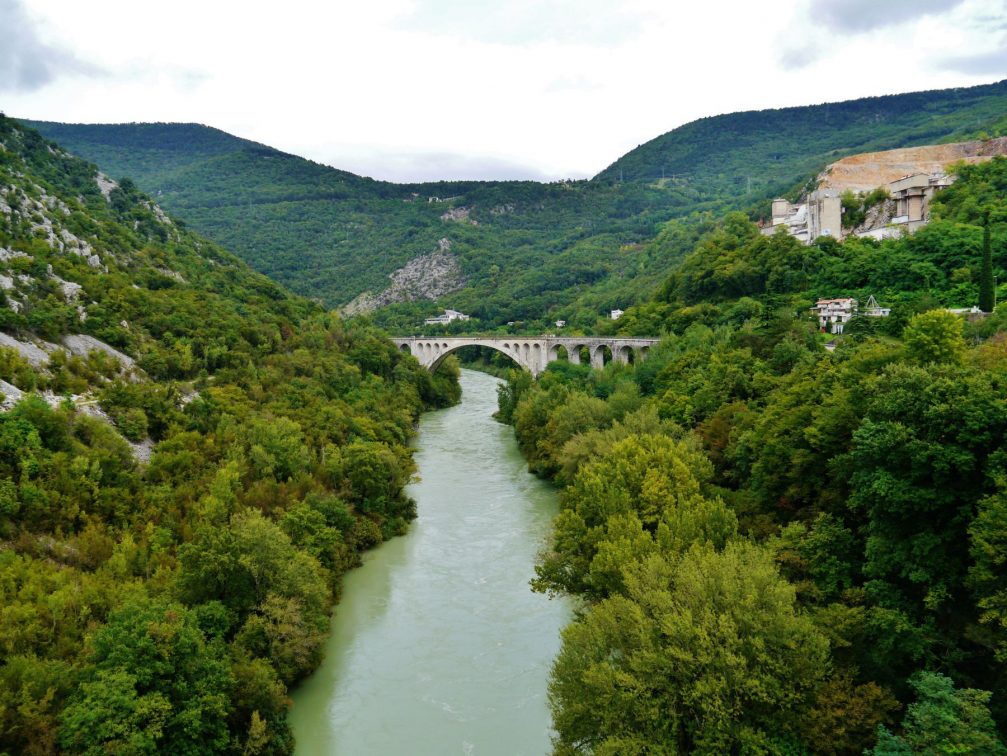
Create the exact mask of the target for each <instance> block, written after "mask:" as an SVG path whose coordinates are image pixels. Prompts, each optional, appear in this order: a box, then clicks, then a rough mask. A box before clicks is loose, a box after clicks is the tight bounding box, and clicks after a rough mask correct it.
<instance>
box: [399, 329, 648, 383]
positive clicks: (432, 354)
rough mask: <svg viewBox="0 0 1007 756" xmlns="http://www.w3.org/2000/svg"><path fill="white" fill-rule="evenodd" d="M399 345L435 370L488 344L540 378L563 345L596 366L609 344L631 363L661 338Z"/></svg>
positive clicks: (414, 340)
mask: <svg viewBox="0 0 1007 756" xmlns="http://www.w3.org/2000/svg"><path fill="white" fill-rule="evenodd" d="M392 341H393V342H394V344H395V346H396V347H398V348H399V349H400V350H402V351H404V352H406V351H407V352H409V353H410V354H412V355H413V356H414V357H415V358H416V359H417V360H419V362H420V364H421V365H423V367H425V368H427V369H428V370H430V371H431V372H433V371H435V370H436V369H437V368H438V367H439V366H440V364H441V362H443V361H444V358H445V357H447V356H448V355H449V354H451V353H452V352H454V351H456V350H458V349H461V348H462V347H466V346H484V347H489V348H490V349H495V350H496V351H498V352H501V353H503V354H506V355H507V356H508V357H510V358H511V359H512V360H514V362H516V363H517V364H518V365H520V366H521V367H522V368H524V369H525V370H528V371H529V372H531V374H532V375H534V376H535V377H538V376H539V375H541V374H542V372H543V371H544V370H545V369H546V367H547V366H548V365H549V363H550V362H555V361H556V360H557V359H559V356H560V351H559V350H560V347H563V348H564V349H565V350H566V353H567V359H568V360H569V361H570V362H572V363H574V364H580V361H581V351H582V350H583V349H587V352H588V359H589V360H590V364H591V367H592V368H601V367H603V366H604V364H605V357H604V350H605V348H606V347H607V348H608V349H609V351H610V352H611V354H612V359H613V360H615V361H616V362H621V363H628V362H629V361H630V357H631V356H632V359H633V360H634V361H637V362H638V361H641V360H643V359H645V358H646V356H647V351H648V350H649V349H650V348H651V347H653V346H654V345H655V344H657V343H658V342H659V341H660V339H623V338H608V337H601V336H532V337H529V336H513V337H512V336H492V337H486V338H479V337H468V336H451V337H439V338H427V337H424V336H412V337H408V338H393V339H392Z"/></svg>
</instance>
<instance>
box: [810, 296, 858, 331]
mask: <svg viewBox="0 0 1007 756" xmlns="http://www.w3.org/2000/svg"><path fill="white" fill-rule="evenodd" d="M811 311H812V312H813V313H815V315H817V316H818V326H819V328H821V329H822V330H823V331H824V330H828V331H829V333H842V332H843V326H844V325H845V324H846V323H848V322H849V321H850V320H851V319H852V318H854V317H856V314H857V300H855V299H850V298H844V299H819V300H818V301H817V302H816V303H815V306H814V307H812V308H811Z"/></svg>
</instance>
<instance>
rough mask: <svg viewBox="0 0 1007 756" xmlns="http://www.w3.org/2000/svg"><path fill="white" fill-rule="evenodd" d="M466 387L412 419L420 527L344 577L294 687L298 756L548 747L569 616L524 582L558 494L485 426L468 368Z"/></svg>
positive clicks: (511, 755) (487, 418) (478, 378)
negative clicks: (324, 634)
mask: <svg viewBox="0 0 1007 756" xmlns="http://www.w3.org/2000/svg"><path fill="white" fill-rule="evenodd" d="M461 383H462V390H463V396H462V402H461V404H459V405H458V406H456V407H451V408H450V409H445V410H439V411H437V412H430V413H427V414H425V415H424V416H423V417H422V419H421V420H420V429H419V435H418V439H417V443H416V462H417V465H418V467H419V476H420V481H419V482H416V483H413V484H411V485H410V486H409V494H410V495H411V496H412V497H413V498H414V499H415V500H416V503H417V507H418V512H419V516H418V518H417V519H416V521H415V522H414V523H413V524H412V526H411V528H410V530H409V533H408V534H407V535H405V536H403V537H401V538H396V539H393V540H391V541H389V542H388V543H385V544H383V545H382V546H381V547H379V548H378V549H375V550H374V551H373V552H371V553H369V554H367V555H366V556H365V557H364V564H363V566H362V567H360V568H358V569H356V570H353V571H352V572H351V573H349V574H348V575H347V576H346V579H345V584H344V589H343V596H342V600H341V601H340V603H339V605H338V606H337V607H336V611H335V614H334V616H333V622H332V634H331V637H330V638H329V641H328V643H327V646H326V658H325V661H324V662H323V664H322V666H321V667H320V668H319V669H318V670H317V671H316V672H315V674H313V675H312V676H311V677H310V678H309V679H308V680H306V681H305V682H304V683H303V684H302V685H301V686H300V687H299V688H298V689H297V690H296V691H295V692H294V695H293V699H294V707H293V709H292V711H291V715H290V719H291V724H292V727H293V730H294V734H295V736H296V737H297V754H298V756H315V754H326V755H328V754H340V755H343V756H362V755H368V756H370V755H378V756H386V755H387V756H398V755H400V754H401V755H403V756H405V755H409V756H425V755H426V754H430V755H431V756H435V755H438V756H439V755H440V754H473V755H474V756H484V755H496V754H500V755H501V756H503V755H506V756H518V755H520V754H526V755H529V756H530V755H532V754H534V755H536V756H539V755H540V754H544V753H547V752H548V751H549V750H550V742H549V737H550V720H549V710H548V705H547V700H546V684H547V678H548V672H549V666H550V664H551V662H552V659H553V657H554V656H555V655H556V653H557V651H558V650H559V631H560V629H561V628H562V627H563V625H564V624H566V622H567V620H568V619H569V607H568V606H567V605H566V603H565V602H563V601H561V600H557V599H552V600H550V599H548V598H547V597H545V596H542V595H540V594H536V593H532V592H531V589H530V588H529V586H528V581H529V580H530V579H531V577H532V576H533V574H534V563H535V556H536V554H537V552H538V551H539V549H540V548H541V547H542V544H543V542H544V540H545V538H546V536H547V534H548V532H549V525H550V521H551V519H552V517H553V516H554V515H555V514H556V506H557V504H556V495H555V492H554V491H553V490H552V488H551V487H550V486H549V485H548V484H546V483H544V482H542V481H540V480H538V479H536V478H535V477H534V476H532V475H530V474H529V473H528V472H527V470H526V466H525V461H524V459H523V458H522V457H521V455H520V453H519V451H518V449H517V444H516V443H515V441H514V435H513V431H512V429H511V428H509V427H507V426H504V425H500V424H499V423H497V422H495V421H494V420H493V419H492V417H491V415H492V413H493V411H494V410H495V409H496V387H497V385H498V383H499V381H498V380H497V379H495V378H493V377H491V376H488V375H486V374H484V373H478V372H475V371H471V370H464V371H462V379H461Z"/></svg>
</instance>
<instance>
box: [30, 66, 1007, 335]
mask: <svg viewBox="0 0 1007 756" xmlns="http://www.w3.org/2000/svg"><path fill="white" fill-rule="evenodd" d="M1005 106H1007V83H1004V82H1001V83H999V84H993V85H988V86H982V87H972V88H968V89H951V90H943V91H932V92H921V93H914V94H907V95H893V96H890V97H880V98H867V99H862V100H854V101H850V102H844V103H833V104H828V105H817V106H810V107H803V108H789V109H785V110H769V111H759V112H749V113H736V114H731V115H724V116H716V117H713V118H705V119H702V120H699V121H696V122H694V123H691V124H687V125H685V126H682V127H680V128H677V129H675V130H673V131H671V132H668V133H667V134H665V135H663V136H661V137H658V138H657V139H655V140H652V141H651V142H648V143H647V144H645V145H643V146H641V147H639V148H637V149H636V150H633V151H632V152H630V153H629V154H627V155H626V156H624V157H623V158H621V159H620V160H619V161H617V162H616V163H614V164H613V165H612V166H610V167H609V168H607V169H606V170H605V171H603V172H602V173H601V174H599V176H597V177H596V178H595V179H593V180H591V181H562V182H556V183H552V184H539V183H534V182H530V181H528V182H522V181H513V182H472V181H469V182H440V183H427V184H413V185H409V184H392V183H388V182H383V181H374V180H371V179H366V178H362V177H359V176H355V175H353V174H351V173H347V172H345V171H339V170H336V169H333V168H329V167H327V166H323V165H320V164H317V163H313V162H311V161H308V160H304V159H302V158H299V157H296V156H293V155H288V154H285V153H282V152H279V151H278V150H275V149H272V148H269V147H266V146H264V145H261V144H257V143H254V142H249V141H247V140H243V139H239V138H237V137H233V136H230V135H228V134H225V133H224V132H221V131H218V130H216V129H211V128H208V127H204V126H197V125H193V124H118V125H73V124H59V123H43V122H31V121H28V122H26V123H29V124H30V125H33V126H35V127H37V128H38V129H40V130H41V131H42V133H43V134H45V135H47V136H48V137H50V138H52V139H55V140H56V141H58V142H59V143H61V144H62V145H64V146H65V147H66V148H67V149H69V150H71V151H72V152H74V153H76V154H79V155H80V156H82V157H84V158H86V159H88V160H92V161H94V162H96V163H98V164H99V165H100V166H101V167H102V169H103V170H104V172H105V173H107V174H109V175H110V176H112V177H113V178H117V177H120V176H130V177H132V178H133V179H134V180H135V181H136V182H137V184H138V185H139V186H140V187H141V188H142V189H143V190H144V191H147V192H148V193H150V194H152V195H154V196H155V198H156V199H157V200H158V202H159V203H161V204H163V205H164V207H165V208H166V209H168V210H170V211H172V212H173V213H174V214H175V215H176V216H178V217H180V218H182V219H183V220H185V221H186V222H187V223H188V224H189V225H191V226H192V227H193V228H194V229H196V230H198V231H199V232H200V233H203V234H205V235H207V236H208V237H210V238H211V239H214V240H215V241H217V242H218V243H221V244H223V245H224V246H226V247H227V248H228V249H230V250H232V251H234V252H235V253H236V254H238V255H239V256H241V257H242V259H244V260H245V261H246V262H248V263H250V264H251V265H252V266H253V267H255V268H256V269H257V270H259V271H260V272H263V273H265V274H267V275H269V276H270V277H272V278H273V279H275V280H277V281H279V282H280V283H282V284H284V285H287V286H289V287H291V288H292V289H293V290H295V291H297V292H298V293H301V294H303V295H305V296H309V297H313V298H318V299H319V300H320V301H322V302H323V303H324V304H325V305H327V306H339V305H343V304H346V303H347V302H349V301H350V300H351V299H353V298H354V297H355V296H356V295H358V294H360V293H361V292H363V291H372V292H379V291H381V290H383V289H384V288H385V287H386V286H387V285H388V275H389V274H390V273H392V272H393V271H395V270H397V269H398V268H400V267H401V266H403V265H404V264H405V263H406V262H408V261H409V260H412V259H414V258H416V257H418V256H420V255H425V254H427V253H430V252H432V251H434V250H435V249H437V248H438V242H439V240H440V239H442V238H447V239H449V240H450V241H451V242H452V254H453V255H454V256H455V257H456V258H457V259H458V262H459V265H460V267H461V271H462V274H463V281H461V282H460V286H461V288H460V289H459V290H458V291H456V292H454V293H448V294H445V295H443V296H441V297H440V299H439V302H438V304H439V305H442V306H447V307H452V308H455V309H460V310H462V311H464V312H466V313H468V314H470V315H472V316H473V317H474V320H473V321H472V324H471V325H472V327H473V328H479V329H482V330H492V329H496V328H498V327H500V326H502V325H503V324H505V323H507V322H511V321H516V322H522V323H523V324H524V325H525V326H526V327H527V329H529V330H538V331H541V330H542V328H544V327H546V326H547V325H548V324H549V323H551V322H552V321H554V320H557V319H562V320H566V321H567V322H568V323H569V324H570V326H571V327H581V328H590V327H592V326H593V324H594V322H595V320H596V319H597V318H598V316H599V315H602V314H604V313H606V312H607V311H608V310H609V309H612V308H616V307H618V308H621V309H625V308H626V307H627V306H629V305H631V304H638V303H640V302H642V301H645V300H646V299H647V298H648V297H649V295H650V294H651V293H652V292H653V291H654V289H656V288H657V286H658V285H659V284H660V282H661V281H662V280H663V279H664V278H665V277H666V276H667V275H668V273H669V272H670V271H671V270H673V269H674V268H675V266H676V265H677V263H678V262H679V261H680V260H681V257H682V256H683V255H684V254H685V253H686V252H688V251H689V249H690V248H691V246H692V245H693V244H694V243H695V241H696V238H697V237H698V235H699V234H700V233H702V231H703V228H702V227H703V226H704V224H706V223H708V222H709V221H710V219H711V218H712V217H715V216H719V215H721V214H722V213H723V212H726V211H728V210H732V209H733V210H745V211H749V212H750V214H752V215H755V216H756V217H757V215H758V214H759V213H760V212H761V213H762V214H765V213H766V212H767V211H768V200H769V199H770V198H771V197H773V196H777V195H781V194H792V193H794V192H796V191H798V190H799V188H800V187H801V186H803V185H804V184H805V183H806V182H807V181H808V179H809V178H810V177H811V176H813V175H814V174H816V173H817V172H818V171H819V170H821V169H822V168H823V167H824V166H825V165H826V164H827V163H829V162H832V161H834V160H836V159H837V158H839V157H842V156H844V155H850V154H854V153H857V152H861V151H864V150H874V149H887V148H892V147H901V146H910V145H919V144H930V143H934V142H940V141H948V140H953V139H959V138H965V137H972V136H977V135H980V134H982V133H984V132H988V133H994V132H995V131H996V129H998V128H1002V127H1003V113H1004V110H1005ZM669 222H670V223H669ZM669 226H670V228H669ZM658 233H663V234H664V240H663V243H662V244H660V245H657V246H655V245H653V244H651V243H650V240H651V239H653V238H654V236H655V235H656V234H658ZM674 241H677V242H679V243H678V244H672V242H674ZM437 311H438V306H437V305H436V304H434V303H431V302H427V301H422V302H416V303H412V304H405V305H398V306H393V307H391V308H386V309H384V310H382V311H381V312H380V313H379V314H378V315H377V319H378V322H380V323H381V324H384V325H386V326H388V327H391V328H395V329H396V330H399V331H405V329H411V328H416V327H417V325H418V324H419V323H422V320H423V318H424V317H425V316H429V315H432V314H434V313H436V312H437Z"/></svg>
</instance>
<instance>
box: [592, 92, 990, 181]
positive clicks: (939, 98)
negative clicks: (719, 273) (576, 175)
mask: <svg viewBox="0 0 1007 756" xmlns="http://www.w3.org/2000/svg"><path fill="white" fill-rule="evenodd" d="M1005 112H1007V80H1004V81H1001V82H997V83H995V84H988V85H983V86H977V87H967V88H956V89H945V90H932V91H927V92H912V93H909V94H899V95H887V96H884V97H866V98H862V99H858V100H849V101H846V102H836V103H825V104H821V105H810V106H805V107H793V108H780V109H774V110H759V111H745V112H741V113H731V114H728V115H719V116H712V117H709V118H701V119H699V120H698V121H693V122H692V123H688V124H686V125H684V126H681V127H679V128H677V129H674V130H672V131H669V132H668V133H666V134H662V135H661V136H659V137H656V138H655V139H652V140H651V141H649V142H647V143H645V144H642V145H640V146H639V147H637V148H636V149H634V150H632V151H630V152H628V153H627V154H626V155H624V156H622V157H621V158H619V159H618V160H616V161H615V162H614V163H612V165H610V166H609V167H608V168H606V169H605V170H604V171H602V172H601V173H599V174H598V175H597V176H596V177H595V180H596V181H617V180H620V179H621V180H624V181H642V182H653V181H657V180H659V179H661V177H662V176H663V177H674V178H675V179H676V180H679V179H681V180H685V181H686V182H688V184H689V185H690V186H692V187H694V188H695V189H696V190H697V191H698V192H699V193H700V194H701V195H702V196H706V197H708V196H720V195H723V194H725V193H737V194H741V193H744V192H748V191H751V192H753V193H755V194H765V193H767V192H768V193H771V194H782V193H784V192H785V191H787V190H788V189H789V188H791V187H792V186H793V185H795V184H797V183H800V182H803V181H805V180H806V179H807V178H808V177H809V176H811V175H814V174H816V173H817V172H818V171H819V170H821V168H822V167H823V166H825V165H826V164H827V163H831V162H834V161H835V160H836V159H837V158H839V157H843V156H845V155H852V154H855V153H860V152H874V151H879V150H889V149H894V148H896V147H909V146H914V145H922V144H933V143H935V142H942V141H962V140H964V139H967V138H969V137H970V136H972V135H974V134H976V133H977V132H979V131H982V130H984V129H986V130H989V131H992V130H994V129H996V128H1002V127H1003V126H1004V123H1003V119H1004V113H1005Z"/></svg>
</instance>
